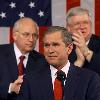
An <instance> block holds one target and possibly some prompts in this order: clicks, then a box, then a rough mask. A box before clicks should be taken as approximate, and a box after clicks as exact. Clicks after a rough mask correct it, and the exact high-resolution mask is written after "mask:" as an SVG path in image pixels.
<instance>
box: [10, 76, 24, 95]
mask: <svg viewBox="0 0 100 100" xmlns="http://www.w3.org/2000/svg"><path fill="white" fill-rule="evenodd" d="M22 82H23V76H19V77H18V79H17V80H15V81H14V83H11V89H10V90H11V92H15V93H16V94H18V93H19V91H20V87H21V84H22Z"/></svg>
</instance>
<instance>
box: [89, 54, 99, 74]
mask: <svg viewBox="0 0 100 100" xmlns="http://www.w3.org/2000/svg"><path fill="white" fill-rule="evenodd" d="M88 68H90V69H92V70H93V71H95V72H97V73H99V75H100V53H93V56H92V59H91V61H90V63H89V65H88Z"/></svg>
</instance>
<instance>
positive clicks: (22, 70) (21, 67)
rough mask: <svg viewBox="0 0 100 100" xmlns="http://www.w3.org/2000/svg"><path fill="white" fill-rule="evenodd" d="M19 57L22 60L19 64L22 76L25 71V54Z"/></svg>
mask: <svg viewBox="0 0 100 100" xmlns="http://www.w3.org/2000/svg"><path fill="white" fill-rule="evenodd" d="M19 59H20V62H19V64H18V74H19V76H20V75H23V72H24V64H23V60H24V59H25V56H20V57H19Z"/></svg>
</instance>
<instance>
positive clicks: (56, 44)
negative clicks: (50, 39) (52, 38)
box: [52, 43, 60, 47]
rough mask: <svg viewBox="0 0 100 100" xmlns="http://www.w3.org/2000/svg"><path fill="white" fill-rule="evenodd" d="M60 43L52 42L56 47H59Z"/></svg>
mask: <svg viewBox="0 0 100 100" xmlns="http://www.w3.org/2000/svg"><path fill="white" fill-rule="evenodd" d="M59 45H60V44H59V43H53V44H52V46H54V47H57V46H59Z"/></svg>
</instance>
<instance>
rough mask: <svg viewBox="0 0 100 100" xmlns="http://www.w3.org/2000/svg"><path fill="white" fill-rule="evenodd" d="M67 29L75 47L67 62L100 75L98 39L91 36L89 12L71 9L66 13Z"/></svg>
mask: <svg viewBox="0 0 100 100" xmlns="http://www.w3.org/2000/svg"><path fill="white" fill-rule="evenodd" d="M67 29H68V30H69V31H70V32H71V33H72V38H73V43H74V45H75V46H74V49H73V52H72V53H71V55H70V56H69V60H70V61H71V62H72V63H74V64H75V65H76V66H79V67H85V68H89V69H91V70H93V71H96V72H97V73H99V75H100V37H99V36H96V35H94V34H92V21H91V16H90V14H89V11H88V10H86V9H83V8H81V7H74V8H71V9H70V10H69V11H68V13H67Z"/></svg>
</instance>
